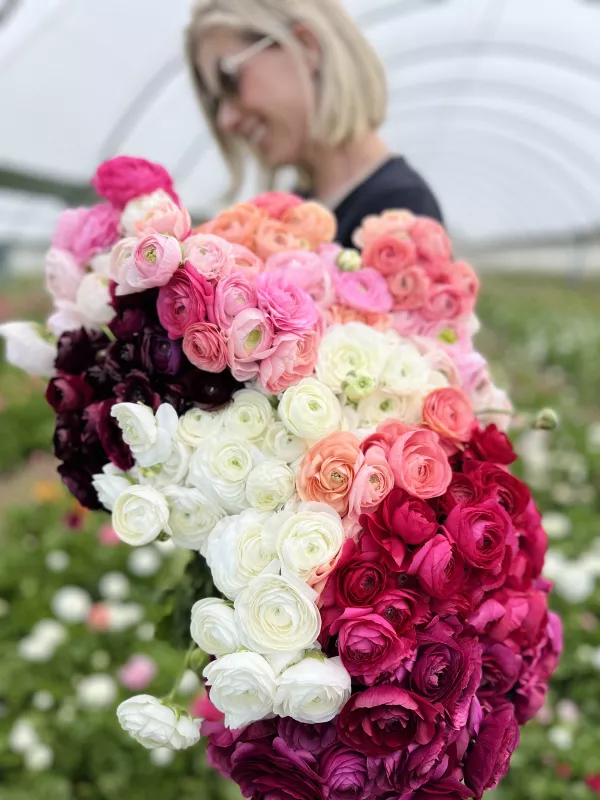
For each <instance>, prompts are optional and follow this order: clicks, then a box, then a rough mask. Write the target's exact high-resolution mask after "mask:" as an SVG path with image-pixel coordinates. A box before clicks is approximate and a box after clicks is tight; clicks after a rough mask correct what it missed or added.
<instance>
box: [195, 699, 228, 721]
mask: <svg viewBox="0 0 600 800" xmlns="http://www.w3.org/2000/svg"><path fill="white" fill-rule="evenodd" d="M190 714H191V716H192V718H193V719H202V720H204V721H206V722H222V721H223V720H224V719H225V714H223V712H222V711H219V709H218V708H216V707H215V706H213V704H212V703H211V702H210V697H209V696H208V694H207V692H206V691H204V692H202V694H200V695H198V697H196V698H195V699H194V700H193V701H192V702H191V704H190Z"/></svg>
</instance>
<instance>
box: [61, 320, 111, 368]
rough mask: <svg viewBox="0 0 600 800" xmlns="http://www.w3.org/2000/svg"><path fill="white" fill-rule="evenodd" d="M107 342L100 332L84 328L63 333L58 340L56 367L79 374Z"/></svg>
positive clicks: (91, 362) (92, 361)
mask: <svg viewBox="0 0 600 800" xmlns="http://www.w3.org/2000/svg"><path fill="white" fill-rule="evenodd" d="M107 344H108V339H107V338H106V336H104V334H102V333H88V331H86V330H85V328H79V330H76V331H68V332H67V333H63V334H62V336H61V337H60V338H59V340H58V345H57V355H56V362H55V363H56V369H57V370H59V371H60V372H68V373H69V374H71V375H80V374H81V373H82V372H84V371H85V370H87V369H88V368H89V367H90V365H92V364H93V363H94V361H95V358H96V353H97V352H98V351H99V350H101V349H102V348H103V347H106V345H107Z"/></svg>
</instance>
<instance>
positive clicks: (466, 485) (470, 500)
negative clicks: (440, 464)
mask: <svg viewBox="0 0 600 800" xmlns="http://www.w3.org/2000/svg"><path fill="white" fill-rule="evenodd" d="M480 500H481V489H480V487H479V486H478V485H477V484H476V483H475V482H474V480H473V478H472V476H471V475H468V474H465V473H464V472H455V473H453V475H452V480H451V481H450V486H448V488H447V489H446V493H445V494H443V495H442V496H441V497H438V498H437V501H436V507H437V508H438V510H439V511H440V513H442V514H449V513H450V512H451V511H452V509H453V508H454V506H456V505H458V504H459V503H460V504H461V505H463V506H476V505H477V504H478V503H479V501H480Z"/></svg>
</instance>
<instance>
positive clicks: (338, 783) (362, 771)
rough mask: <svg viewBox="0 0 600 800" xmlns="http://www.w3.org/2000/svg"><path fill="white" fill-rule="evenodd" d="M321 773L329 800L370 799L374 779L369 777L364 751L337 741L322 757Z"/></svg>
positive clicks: (325, 795)
mask: <svg viewBox="0 0 600 800" xmlns="http://www.w3.org/2000/svg"><path fill="white" fill-rule="evenodd" d="M320 774H321V777H322V778H323V780H324V782H325V785H324V787H323V797H326V798H329V800H369V798H370V797H371V791H372V789H373V781H372V780H371V778H369V770H368V766H367V758H366V756H364V755H363V754H362V753H357V752H356V751H355V750H350V748H349V747H346V745H344V744H342V743H341V742H336V743H335V744H332V745H331V746H330V747H328V748H327V750H325V752H324V753H323V754H322V755H321V759H320Z"/></svg>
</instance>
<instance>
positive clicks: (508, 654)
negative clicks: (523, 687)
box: [477, 642, 523, 699]
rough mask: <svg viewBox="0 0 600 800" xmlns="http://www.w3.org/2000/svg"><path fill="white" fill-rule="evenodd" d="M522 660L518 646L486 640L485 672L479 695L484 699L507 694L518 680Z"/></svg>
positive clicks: (483, 659)
mask: <svg viewBox="0 0 600 800" xmlns="http://www.w3.org/2000/svg"><path fill="white" fill-rule="evenodd" d="M522 661H523V659H522V658H521V655H520V653H519V652H518V650H517V648H516V647H514V646H513V647H510V646H509V645H506V644H502V643H501V642H486V643H485V644H484V646H483V656H482V664H483V673H482V677H481V685H480V687H479V690H478V692H477V694H478V696H479V697H480V698H481V699H483V698H491V697H502V696H503V695H506V694H507V693H508V692H509V691H510V690H511V689H512V688H513V686H514V685H515V683H516V682H517V678H518V677H519V675H520V673H521V665H522Z"/></svg>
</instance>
